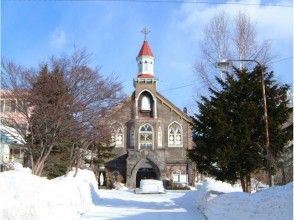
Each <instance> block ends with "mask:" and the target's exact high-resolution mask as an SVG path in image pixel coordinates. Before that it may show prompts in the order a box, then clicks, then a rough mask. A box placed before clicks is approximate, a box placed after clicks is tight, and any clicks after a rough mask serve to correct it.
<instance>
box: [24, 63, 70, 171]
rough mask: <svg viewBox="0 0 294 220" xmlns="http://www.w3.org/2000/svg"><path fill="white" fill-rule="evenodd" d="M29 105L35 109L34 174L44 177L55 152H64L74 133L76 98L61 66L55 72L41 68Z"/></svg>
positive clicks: (31, 139)
mask: <svg viewBox="0 0 294 220" xmlns="http://www.w3.org/2000/svg"><path fill="white" fill-rule="evenodd" d="M28 101H29V102H30V105H31V106H32V114H31V117H30V119H29V120H30V121H29V124H30V133H29V135H28V137H27V142H28V143H29V144H30V145H31V146H33V147H32V152H31V153H32V157H31V160H33V164H34V166H33V167H32V171H33V173H34V174H36V175H41V174H42V172H43V169H44V167H45V165H46V163H45V162H46V161H47V160H48V158H50V157H51V156H52V155H51V152H52V150H53V149H54V150H55V151H61V149H62V148H63V147H61V146H64V143H65V142H66V139H67V136H68V134H69V133H70V132H69V129H68V128H70V127H71V125H72V124H74V121H73V118H72V114H71V111H70V105H71V102H72V97H71V95H70V94H69V91H68V86H67V84H66V81H65V79H64V76H63V72H62V69H61V68H60V67H59V66H55V67H54V68H53V70H49V69H48V67H47V65H44V66H43V67H42V68H41V70H40V73H39V75H38V76H37V78H36V80H35V82H34V83H33V84H32V90H31V94H30V97H29V100H28ZM51 159H52V158H51ZM53 176H54V174H53Z"/></svg>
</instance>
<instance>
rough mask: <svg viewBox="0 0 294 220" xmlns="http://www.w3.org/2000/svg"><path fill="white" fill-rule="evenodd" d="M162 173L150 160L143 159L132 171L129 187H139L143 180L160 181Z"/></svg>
mask: <svg viewBox="0 0 294 220" xmlns="http://www.w3.org/2000/svg"><path fill="white" fill-rule="evenodd" d="M160 178H161V172H160V170H159V168H158V166H157V165H156V164H155V163H154V162H153V161H152V160H150V159H148V158H144V159H141V160H140V161H139V162H138V163H137V164H136V165H135V166H134V168H133V169H132V175H131V178H130V179H129V181H128V182H129V184H128V185H129V187H131V188H135V187H139V184H140V180H141V179H158V180H159V179H160Z"/></svg>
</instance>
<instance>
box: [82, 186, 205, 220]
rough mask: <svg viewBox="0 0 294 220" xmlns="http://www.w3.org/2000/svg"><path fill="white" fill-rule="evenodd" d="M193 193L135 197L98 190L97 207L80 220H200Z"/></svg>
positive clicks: (137, 195) (201, 218) (140, 195)
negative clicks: (98, 199)
mask: <svg viewBox="0 0 294 220" xmlns="http://www.w3.org/2000/svg"><path fill="white" fill-rule="evenodd" d="M196 192H197V191H189V192H167V193H166V194H135V193H133V192H132V191H119V190H100V198H101V200H100V201H99V205H98V206H96V207H95V208H94V209H93V210H91V211H90V212H87V213H85V214H84V215H82V218H81V220H89V219H91V220H92V219H93V220H94V219H97V220H114V219H119V220H124V219H125V220H135V219H138V220H158V219H161V220H165V219H166V220H168V219H179V220H190V219H191V220H192V219H193V220H195V219H197V220H204V219H205V218H204V216H203V215H202V214H201V213H200V211H199V210H198V209H197V208H196V206H195V202H194V201H195V198H196V197H195V195H196Z"/></svg>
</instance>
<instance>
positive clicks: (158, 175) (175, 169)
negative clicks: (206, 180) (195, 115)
mask: <svg viewBox="0 0 294 220" xmlns="http://www.w3.org/2000/svg"><path fill="white" fill-rule="evenodd" d="M136 61H137V65H138V73H137V76H136V77H135V79H134V81H133V83H134V88H135V91H134V92H133V94H132V95H131V96H129V97H128V98H126V100H125V101H124V102H123V104H121V105H120V106H119V107H117V108H116V109H114V110H113V113H112V114H113V115H112V117H110V118H111V127H112V132H113V135H112V140H113V143H114V144H115V148H114V153H115V155H116V156H115V157H114V158H112V159H111V160H110V161H108V162H106V163H105V167H106V169H107V171H108V173H111V175H113V176H116V175H120V176H122V177H123V182H125V183H126V185H127V187H129V188H135V187H138V186H139V183H140V180H141V179H158V180H172V181H173V182H178V183H187V184H192V182H193V177H194V168H193V167H192V166H191V164H190V163H189V161H188V159H187V156H186V155H187V149H191V148H192V131H191V126H192V121H191V118H190V117H189V116H188V115H187V114H186V112H185V111H182V110H180V109H179V108H177V107H176V106H175V105H174V104H173V103H172V102H171V101H169V100H167V99H166V98H165V97H163V96H162V95H161V94H160V93H159V92H158V91H157V88H156V86H157V82H158V79H157V78H156V77H155V74H154V62H155V59H154V55H153V53H152V50H151V47H150V45H149V43H148V41H147V40H146V37H145V40H144V42H143V45H142V47H141V49H140V51H139V53H138V56H137V58H136Z"/></svg>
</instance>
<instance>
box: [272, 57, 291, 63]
mask: <svg viewBox="0 0 294 220" xmlns="http://www.w3.org/2000/svg"><path fill="white" fill-rule="evenodd" d="M292 58H293V57H286V58H282V59H279V60H276V61H274V62H272V63H279V62H281V61H284V60H289V59H292Z"/></svg>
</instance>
